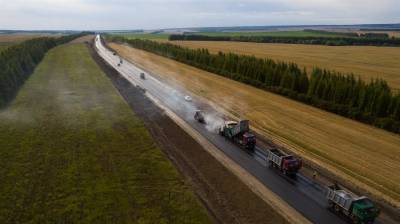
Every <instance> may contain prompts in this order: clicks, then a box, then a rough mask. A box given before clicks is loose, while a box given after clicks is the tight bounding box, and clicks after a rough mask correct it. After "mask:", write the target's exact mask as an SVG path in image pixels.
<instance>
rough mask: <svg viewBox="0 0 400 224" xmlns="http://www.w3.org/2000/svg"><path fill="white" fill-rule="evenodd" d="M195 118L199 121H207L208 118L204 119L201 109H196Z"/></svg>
mask: <svg viewBox="0 0 400 224" xmlns="http://www.w3.org/2000/svg"><path fill="white" fill-rule="evenodd" d="M194 119H195V120H196V121H198V122H199V123H203V124H205V123H206V120H205V119H204V114H203V112H202V111H201V110H196V112H195V114H194Z"/></svg>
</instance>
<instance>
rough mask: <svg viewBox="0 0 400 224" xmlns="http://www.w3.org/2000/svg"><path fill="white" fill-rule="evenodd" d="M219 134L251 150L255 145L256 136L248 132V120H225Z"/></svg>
mask: <svg viewBox="0 0 400 224" xmlns="http://www.w3.org/2000/svg"><path fill="white" fill-rule="evenodd" d="M219 134H220V135H222V136H224V137H225V138H227V139H229V140H231V141H233V142H234V143H236V144H237V145H239V146H241V147H243V148H246V149H250V150H253V149H254V147H255V145H256V136H255V135H254V134H252V133H250V127H249V121H248V120H241V121H239V122H236V121H225V122H224V125H222V126H221V127H220V129H219Z"/></svg>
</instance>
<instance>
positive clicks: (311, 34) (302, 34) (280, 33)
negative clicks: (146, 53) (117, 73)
mask: <svg viewBox="0 0 400 224" xmlns="http://www.w3.org/2000/svg"><path fill="white" fill-rule="evenodd" d="M191 34H196V35H207V36H283V37H294V36H296V37H338V36H343V35H342V34H333V33H319V32H312V31H273V32H272V31H271V32H195V33H191ZM115 35H118V36H123V37H126V38H130V39H135V38H138V39H149V40H167V39H168V37H169V35H170V34H165V33H156V34H153V33H131V34H115Z"/></svg>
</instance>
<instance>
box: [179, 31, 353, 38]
mask: <svg viewBox="0 0 400 224" xmlns="http://www.w3.org/2000/svg"><path fill="white" fill-rule="evenodd" d="M187 34H194V35H204V36H212V37H226V36H228V37H239V36H250V37H259V36H268V37H343V36H348V35H349V34H347V33H335V32H320V31H317V30H302V31H270V32H196V33H187Z"/></svg>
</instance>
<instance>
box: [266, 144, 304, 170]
mask: <svg viewBox="0 0 400 224" xmlns="http://www.w3.org/2000/svg"><path fill="white" fill-rule="evenodd" d="M267 162H268V164H269V167H275V168H277V169H279V170H280V171H281V172H282V173H284V174H285V175H295V174H296V173H297V171H299V170H300V168H301V167H302V165H303V163H302V161H301V159H299V158H296V157H294V156H292V155H287V154H286V153H284V152H282V151H280V150H279V149H270V150H267Z"/></svg>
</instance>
